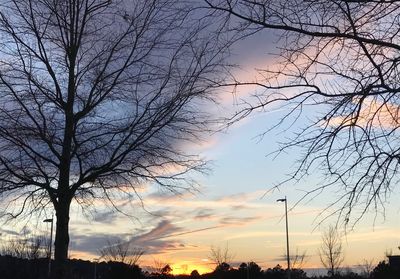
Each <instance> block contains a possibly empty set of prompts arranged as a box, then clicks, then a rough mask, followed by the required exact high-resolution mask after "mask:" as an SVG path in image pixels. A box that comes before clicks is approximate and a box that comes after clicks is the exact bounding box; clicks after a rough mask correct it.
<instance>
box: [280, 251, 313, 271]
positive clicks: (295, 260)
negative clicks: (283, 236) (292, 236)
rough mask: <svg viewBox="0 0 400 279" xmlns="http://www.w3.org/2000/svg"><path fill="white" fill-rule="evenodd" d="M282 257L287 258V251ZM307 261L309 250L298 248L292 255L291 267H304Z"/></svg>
mask: <svg viewBox="0 0 400 279" xmlns="http://www.w3.org/2000/svg"><path fill="white" fill-rule="evenodd" d="M282 259H286V253H285V254H284V255H283V256H282ZM306 262H307V251H305V250H304V251H299V248H296V252H295V253H294V254H292V255H290V268H291V269H302V268H303V267H304V265H305V264H306Z"/></svg>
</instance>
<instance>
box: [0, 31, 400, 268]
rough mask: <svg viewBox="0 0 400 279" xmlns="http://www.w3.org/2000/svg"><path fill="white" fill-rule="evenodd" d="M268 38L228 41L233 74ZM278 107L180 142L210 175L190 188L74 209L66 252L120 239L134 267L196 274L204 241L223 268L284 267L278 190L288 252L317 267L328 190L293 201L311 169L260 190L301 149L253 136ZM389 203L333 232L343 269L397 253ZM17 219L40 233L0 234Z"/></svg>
mask: <svg viewBox="0 0 400 279" xmlns="http://www.w3.org/2000/svg"><path fill="white" fill-rule="evenodd" d="M271 38H272V36H271V35H270V34H266V33H262V34H258V35H256V36H255V37H252V38H248V39H247V40H246V41H243V42H241V43H240V44H239V45H238V46H237V47H236V49H235V50H234V51H233V53H234V54H233V55H234V57H233V60H234V61H235V62H237V63H239V64H240V65H241V68H240V69H237V72H236V74H237V75H239V76H240V77H242V78H252V77H255V76H256V75H257V73H256V72H255V70H254V69H255V68H260V67H263V66H264V65H268V64H269V63H272V62H271V61H272V56H271V55H269V54H268V52H273V51H274V49H275V47H276V45H275V44H274V40H272V39H271ZM249 49H251V51H249ZM253 92H254V88H247V89H245V90H243V91H241V92H238V93H237V95H232V94H231V93H230V92H221V97H220V102H221V104H220V106H219V107H215V108H210V111H212V112H213V113H215V114H216V115H220V114H224V115H229V114H230V113H232V112H234V111H235V110H237V109H238V108H237V107H236V104H237V103H238V99H240V98H242V97H243V98H245V97H246V96H248V95H250V94H251V93H253ZM283 113H284V111H282V110H280V108H278V107H275V108H274V107H272V108H270V110H269V111H267V112H263V113H259V114H253V115H251V116H249V117H248V118H246V119H244V120H243V121H241V122H239V123H236V124H235V125H233V126H231V127H230V128H229V129H224V130H223V131H222V132H218V133H215V134H213V135H211V136H210V137H208V138H207V140H206V141H205V142H202V143H201V144H197V145H193V146H188V147H187V148H188V149H190V151H191V152H196V153H197V152H198V153H199V154H200V155H201V156H203V157H205V158H206V159H207V160H210V163H209V167H210V172H209V173H208V174H207V175H197V176H196V178H197V181H198V183H199V185H200V186H199V188H198V192H195V193H188V192H184V193H181V194H180V195H175V194H172V193H170V192H168V191H165V190H163V189H160V188H158V187H155V186H154V185H144V186H143V189H140V195H141V196H142V197H143V204H142V203H141V201H140V200H136V201H134V202H133V204H134V205H135V206H134V207H126V208H125V209H126V212H127V213H129V214H130V215H132V216H134V217H130V216H125V215H123V214H120V213H118V212H115V211H114V210H113V209H110V208H103V207H102V206H101V205H97V204H94V208H92V210H91V211H89V212H87V211H82V209H80V208H79V207H77V206H75V207H74V209H73V212H72V213H71V223H70V234H71V243H70V255H69V256H70V258H83V259H88V260H95V259H98V258H99V252H98V251H99V249H101V248H102V247H104V246H105V245H107V241H109V242H113V241H116V240H117V239H120V240H123V241H127V242H129V243H130V244H131V245H132V246H134V247H141V248H143V249H144V251H145V254H144V256H143V257H142V258H141V260H140V262H139V264H140V265H141V266H143V267H146V266H151V265H153V264H154V263H155V262H161V263H165V264H167V263H168V264H170V265H171V266H172V268H173V272H174V273H176V274H178V273H190V272H191V271H192V270H194V269H197V270H198V271H199V272H200V273H204V272H207V271H210V270H212V269H213V268H214V267H215V265H214V264H213V263H212V261H211V260H210V258H209V255H210V251H211V247H214V248H221V249H228V250H229V253H230V254H231V255H232V260H231V262H230V264H231V265H233V266H238V265H239V264H240V263H241V262H249V261H255V262H256V263H258V264H259V265H260V266H261V267H262V268H268V267H274V266H275V265H277V264H280V265H282V266H285V264H286V262H285V259H284V257H283V255H284V253H285V249H286V232H285V222H284V221H285V220H284V204H283V203H277V202H276V200H277V199H281V198H284V197H287V201H288V207H289V212H288V218H289V238H290V250H291V254H294V253H296V252H297V253H299V254H300V253H303V252H305V253H306V255H307V257H306V260H305V264H304V267H305V268H319V267H321V263H320V260H319V256H318V249H319V247H320V245H321V234H322V232H323V231H325V230H326V229H327V227H329V225H332V224H335V222H336V218H335V217H333V218H330V219H328V220H325V221H323V222H322V223H321V221H322V219H321V217H320V215H319V214H320V213H321V212H323V210H324V209H325V208H326V205H327V204H328V203H329V202H332V201H333V196H334V195H337V193H335V192H324V193H321V194H320V195H318V196H317V197H315V198H314V199H311V200H308V199H307V200H305V201H303V202H300V203H298V204H297V205H296V206H294V205H295V204H296V203H297V202H298V201H299V200H300V198H301V197H302V196H303V195H304V190H305V189H310V188H311V187H314V186H315V185H316V183H317V181H319V179H320V178H321V176H320V174H318V173H315V174H312V175H310V176H309V177H307V178H306V179H304V180H302V181H300V182H298V183H297V184H295V185H293V184H288V185H286V186H284V187H281V188H280V189H279V190H274V191H269V190H270V189H272V188H273V186H274V185H276V183H278V182H279V181H281V180H283V179H284V178H285V177H286V176H285V175H286V174H288V173H289V172H290V171H291V170H292V169H293V166H294V164H295V160H296V159H298V158H299V156H300V155H301V154H300V151H299V150H293V152H292V153H289V154H282V155H281V156H279V157H278V158H274V157H273V156H267V154H269V153H270V152H273V151H275V150H276V148H277V147H278V144H277V143H278V142H279V140H282V139H284V138H285V137H287V136H288V133H289V135H290V132H283V129H278V130H274V131H272V132H271V133H269V134H267V135H265V136H264V137H260V134H262V133H263V132H264V131H265V130H266V129H267V128H268V127H270V125H271V123H276V121H278V120H279V118H280V117H281V116H282V114H283ZM296 125H299V126H301V125H302V123H298V124H296ZM292 128H293V129H295V128H296V126H295V127H292ZM398 200H399V195H398V194H397V195H396V194H395V193H394V194H392V196H391V198H390V199H389V200H388V202H387V205H386V212H385V216H382V215H380V214H378V216H377V218H375V217H376V216H375V215H374V214H373V213H367V214H366V215H365V216H364V218H363V219H362V220H361V221H360V222H359V223H358V224H357V226H356V227H355V228H354V229H353V230H352V231H348V232H347V233H346V234H344V235H343V247H344V253H345V265H346V266H350V267H352V266H357V265H358V264H359V263H361V262H362V261H363V260H365V259H366V260H373V261H374V262H375V263H377V262H378V261H380V260H383V259H384V258H385V252H389V251H393V253H395V254H396V253H400V251H398V250H397V247H398V246H399V245H400V238H399V232H400V218H399V210H400V207H399V204H398V202H396V201H398ZM23 226H26V228H27V229H28V230H29V231H30V232H31V233H32V234H36V235H40V234H42V235H48V232H49V225H48V224H47V223H42V222H40V220H38V221H37V222H32V220H30V221H29V222H28V223H23V224H18V225H15V224H9V225H4V226H2V227H1V228H0V233H1V235H0V237H1V238H2V239H7V238H9V237H13V236H14V235H18V234H20V231H22V229H23Z"/></svg>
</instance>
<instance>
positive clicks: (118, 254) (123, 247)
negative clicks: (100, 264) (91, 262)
mask: <svg viewBox="0 0 400 279" xmlns="http://www.w3.org/2000/svg"><path fill="white" fill-rule="evenodd" d="M99 252H100V256H101V259H104V260H105V261H113V262H121V263H124V264H127V265H128V266H134V265H136V264H137V263H138V261H139V259H140V258H141V256H142V255H143V254H144V250H143V249H141V248H138V247H131V245H130V243H129V242H123V241H122V240H117V241H116V242H111V241H107V245H106V246H105V247H103V248H101V249H100V251H99Z"/></svg>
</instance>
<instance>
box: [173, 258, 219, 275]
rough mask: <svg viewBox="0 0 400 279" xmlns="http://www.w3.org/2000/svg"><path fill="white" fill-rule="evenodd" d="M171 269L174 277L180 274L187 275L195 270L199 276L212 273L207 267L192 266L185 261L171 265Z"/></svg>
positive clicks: (192, 264)
mask: <svg viewBox="0 0 400 279" xmlns="http://www.w3.org/2000/svg"><path fill="white" fill-rule="evenodd" d="M171 267H172V274H174V275H180V274H187V275H189V274H190V273H191V272H192V271H193V270H197V271H198V272H199V274H204V273H208V272H211V271H212V269H211V268H210V266H208V265H201V264H194V263H190V262H185V261H183V262H179V263H175V264H172V265H171Z"/></svg>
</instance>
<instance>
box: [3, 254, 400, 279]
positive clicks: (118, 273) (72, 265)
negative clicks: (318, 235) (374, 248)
mask: <svg viewBox="0 0 400 279" xmlns="http://www.w3.org/2000/svg"><path fill="white" fill-rule="evenodd" d="M67 267H68V274H67V278H68V279H93V278H97V279H100V278H101V279H286V278H287V273H286V269H284V268H282V267H281V266H280V265H277V266H275V267H273V268H268V269H266V270H262V269H261V267H260V266H259V265H258V264H256V263H255V262H249V263H242V264H241V265H240V266H239V267H238V268H237V269H236V268H233V267H231V266H230V265H228V264H223V265H222V266H218V267H217V268H216V269H215V270H214V271H213V272H210V273H206V274H202V275H200V274H199V272H198V271H197V270H193V271H192V272H191V274H190V275H173V274H172V273H170V272H171V271H172V268H171V267H170V266H169V268H171V270H170V272H165V273H148V272H143V271H142V269H141V268H140V267H139V266H137V265H127V264H125V263H121V262H111V261H110V262H100V263H95V262H90V261H84V260H77V259H72V260H68V263H67ZM47 275H48V259H46V258H40V259H21V258H16V257H12V256H0V278H1V279H45V278H47ZM291 278H292V279H307V278H312V279H361V278H365V277H362V276H360V275H358V274H356V273H354V272H351V271H349V272H342V273H337V274H336V275H334V276H328V275H326V276H319V277H316V276H313V277H309V276H307V274H306V272H305V271H304V270H302V269H292V270H291ZM370 278H372V279H398V278H400V270H397V269H395V268H393V267H391V266H390V265H389V264H388V263H386V262H385V261H382V262H380V263H379V264H378V265H377V266H376V267H375V269H374V270H373V272H372V274H371V276H370Z"/></svg>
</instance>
